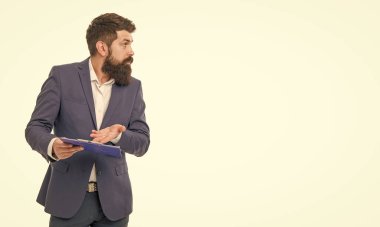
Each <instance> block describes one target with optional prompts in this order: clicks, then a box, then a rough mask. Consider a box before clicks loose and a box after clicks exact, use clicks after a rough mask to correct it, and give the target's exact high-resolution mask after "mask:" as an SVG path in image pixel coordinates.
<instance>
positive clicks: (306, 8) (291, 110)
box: [0, 0, 380, 227]
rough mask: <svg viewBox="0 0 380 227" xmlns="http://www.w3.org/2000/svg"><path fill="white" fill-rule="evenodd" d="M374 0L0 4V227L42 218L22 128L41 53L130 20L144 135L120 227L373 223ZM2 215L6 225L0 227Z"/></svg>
mask: <svg viewBox="0 0 380 227" xmlns="http://www.w3.org/2000/svg"><path fill="white" fill-rule="evenodd" d="M379 11H380V4H379V3H378V1H370V0H362V1H343V0H342V1H337V0H329V1H327V0H318V1H317V0H310V1H301V0H299V1H297V0H287V1H282V0H272V1H265V0H240V1H232V0H219V1H216V0H215V1H214V0H205V1H201V0H192V1H170V0H163V1H149V0H139V1H138V0H128V1H126V0H125V1H73V0H72V1H62V3H57V2H53V1H41V0H34V1H26V0H25V1H12V2H5V1H2V4H1V7H0V27H1V36H0V40H1V42H0V43H1V57H0V65H1V73H0V97H1V111H0V121H1V122H0V125H1V126H2V127H1V130H0V135H1V141H2V142H1V143H0V152H1V160H2V161H1V165H0V180H1V186H0V199H1V200H0V201H1V207H2V209H1V210H2V211H1V212H0V220H1V223H2V224H1V225H2V226H47V225H48V219H49V215H48V214H46V213H44V211H43V207H42V206H40V205H39V204H37V203H36V202H35V199H36V196H37V193H38V190H39V187H40V184H41V182H42V179H43V176H44V174H45V171H46V169H47V163H46V161H45V160H44V159H43V158H42V157H41V156H40V155H39V154H38V153H37V152H35V151H32V150H31V149H30V147H29V146H28V144H27V143H26V141H25V139H24V129H25V126H26V124H27V122H28V120H29V118H30V115H31V113H32V110H33V108H34V105H35V101H36V97H37V95H38V93H39V91H40V88H41V85H42V83H43V82H44V81H45V79H46V78H47V76H48V73H49V71H50V69H51V67H52V66H53V65H59V64H65V63H71V62H78V61H82V60H84V59H85V58H86V57H88V50H87V44H86V41H85V32H86V29H87V26H88V24H89V23H90V21H91V20H92V19H93V18H95V17H96V16H98V15H100V14H102V13H106V12H116V13H118V14H120V15H122V16H125V17H128V18H130V19H131V20H133V21H134V22H135V24H136V26H137V31H136V32H135V33H134V40H135V42H134V46H133V47H134V51H135V62H134V64H133V72H134V76H135V77H137V78H139V79H140V80H142V83H143V91H144V98H145V101H146V104H147V109H146V115H147V120H148V123H149V125H150V127H151V140H152V143H151V147H150V149H149V152H148V153H147V154H146V155H145V156H144V157H142V158H136V157H132V156H130V155H128V157H127V160H128V163H129V173H130V176H131V180H132V187H133V193H134V212H133V214H132V215H131V218H130V225H129V226H130V227H147V226H162V227H193V226H205V227H206V226H207V227H208V226H218V227H252V226H260V227H287V226H289V227H298V226H299V227H301V226H302V227H304V226H308V227H314V226H315V227H317V226H318V227H322V226H323V227H329V226H331V227H336V226H345V227H353V226H360V227H361V226H366V227H372V226H373V227H375V226H380V218H379V213H380V206H379V204H380V195H379V192H380V165H379V161H380V153H379V149H380V142H379V136H380V127H379V126H380V118H379V116H380V107H379V98H380V89H379V87H380V78H379V72H380V66H379V51H380V45H379V40H380V33H379V21H380V16H379ZM3 223H5V224H3Z"/></svg>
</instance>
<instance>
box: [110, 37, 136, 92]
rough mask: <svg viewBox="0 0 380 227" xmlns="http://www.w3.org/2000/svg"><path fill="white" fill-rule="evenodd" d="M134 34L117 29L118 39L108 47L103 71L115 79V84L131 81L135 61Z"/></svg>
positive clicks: (125, 83)
mask: <svg viewBox="0 0 380 227" xmlns="http://www.w3.org/2000/svg"><path fill="white" fill-rule="evenodd" d="M132 42H133V39H132V35H131V34H130V33H129V32H127V31H125V30H122V31H117V39H116V40H114V41H113V42H112V44H111V47H110V48H108V56H107V57H106V59H105V61H104V63H103V66H102V71H103V72H104V73H106V74H107V75H109V76H110V78H113V79H114V80H115V84H116V85H119V86H126V85H128V84H129V82H130V78H131V73H132V68H131V64H132V62H133V57H132V56H133V54H134V53H133V50H132V47H131V45H132Z"/></svg>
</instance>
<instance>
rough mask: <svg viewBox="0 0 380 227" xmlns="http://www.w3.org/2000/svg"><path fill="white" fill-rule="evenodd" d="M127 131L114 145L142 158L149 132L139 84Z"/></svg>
mask: <svg viewBox="0 0 380 227" xmlns="http://www.w3.org/2000/svg"><path fill="white" fill-rule="evenodd" d="M126 127H127V130H126V131H125V132H123V133H122V135H121V138H120V140H119V142H117V143H116V144H115V145H117V146H120V147H121V149H122V150H124V151H125V152H127V153H129V154H133V155H135V156H137V157H140V156H143V155H144V154H145V153H146V152H147V151H148V148H149V144H150V132H149V126H148V124H147V123H146V119H145V102H144V100H143V94H142V88H141V82H139V87H138V89H137V94H136V98H135V101H134V104H133V109H132V114H131V118H130V122H129V125H127V126H126Z"/></svg>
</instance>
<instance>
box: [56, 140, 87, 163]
mask: <svg viewBox="0 0 380 227" xmlns="http://www.w3.org/2000/svg"><path fill="white" fill-rule="evenodd" d="M78 151H83V147H81V146H74V145H72V144H68V143H64V142H63V141H62V140H60V139H59V138H57V139H56V140H55V141H54V143H53V156H54V157H57V159H59V160H62V159H66V158H70V157H71V156H73V155H74V154H75V153H77V152H78Z"/></svg>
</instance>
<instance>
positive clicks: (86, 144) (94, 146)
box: [59, 137, 122, 158]
mask: <svg viewBox="0 0 380 227" xmlns="http://www.w3.org/2000/svg"><path fill="white" fill-rule="evenodd" d="M59 139H61V140H62V141H63V142H65V143H69V144H72V145H77V146H82V147H83V148H84V149H85V150H87V151H91V152H95V153H98V154H103V155H108V156H112V157H116V158H121V157H122V156H121V149H120V147H119V146H112V145H106V144H102V143H97V142H92V141H90V140H82V139H70V138H66V137H59Z"/></svg>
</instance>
